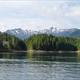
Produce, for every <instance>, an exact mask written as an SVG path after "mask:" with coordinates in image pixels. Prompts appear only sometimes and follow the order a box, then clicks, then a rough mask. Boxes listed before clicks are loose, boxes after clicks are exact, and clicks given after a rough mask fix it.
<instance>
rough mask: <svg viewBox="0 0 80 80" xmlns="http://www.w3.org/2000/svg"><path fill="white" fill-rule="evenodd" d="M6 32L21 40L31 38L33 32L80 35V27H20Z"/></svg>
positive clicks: (70, 35) (69, 35)
mask: <svg viewBox="0 0 80 80" xmlns="http://www.w3.org/2000/svg"><path fill="white" fill-rule="evenodd" d="M5 33H7V34H10V35H14V36H16V37H18V38H19V39H21V40H24V39H27V38H29V37H30V36H31V35H33V34H52V35H55V36H64V37H66V36H67V37H80V29H76V28H72V29H59V28H54V27H51V28H49V29H44V30H40V31H31V30H22V29H20V28H17V29H12V30H7V31H6V32H5Z"/></svg>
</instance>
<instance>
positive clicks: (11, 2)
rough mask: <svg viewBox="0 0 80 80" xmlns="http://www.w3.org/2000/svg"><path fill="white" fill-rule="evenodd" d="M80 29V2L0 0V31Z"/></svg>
mask: <svg viewBox="0 0 80 80" xmlns="http://www.w3.org/2000/svg"><path fill="white" fill-rule="evenodd" d="M51 26H53V27H58V28H80V0H0V30H2V31H5V30H7V29H13V28H22V29H28V30H29V29H31V30H41V29H45V28H49V27H51Z"/></svg>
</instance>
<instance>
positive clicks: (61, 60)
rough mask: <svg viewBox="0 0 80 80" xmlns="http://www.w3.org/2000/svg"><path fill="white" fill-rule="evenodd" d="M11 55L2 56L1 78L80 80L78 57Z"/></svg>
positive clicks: (1, 79) (4, 79)
mask: <svg viewBox="0 0 80 80" xmlns="http://www.w3.org/2000/svg"><path fill="white" fill-rule="evenodd" d="M11 55H12V56H13V54H11V53H10V54H5V55H4V56H3V57H2V56H1V59H0V80H80V63H79V62H78V59H77V57H61V56H60V57H59V56H56V58H55V59H53V58H54V57H53V56H45V57H44V56H40V55H39V56H36V57H37V58H36V57H35V56H34V57H32V58H31V56H30V57H29V58H28V57H27V56H26V55H21V54H20V55H19V54H18V55H17V56H15V55H14V56H13V57H12V56H11ZM5 56H6V57H5ZM21 57H22V58H21ZM46 57H47V58H48V60H47V59H43V58H46ZM40 59H41V60H40Z"/></svg>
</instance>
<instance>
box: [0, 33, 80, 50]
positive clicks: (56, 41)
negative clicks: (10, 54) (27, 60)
mask: <svg viewBox="0 0 80 80" xmlns="http://www.w3.org/2000/svg"><path fill="white" fill-rule="evenodd" d="M11 50H16V51H21V50H22V51H27V50H42V51H78V50H80V38H70V37H56V36H53V35H48V34H37V35H33V36H31V37H29V38H28V39H25V40H24V41H23V40H20V39H18V38H16V37H15V36H11V35H8V34H6V33H0V51H11Z"/></svg>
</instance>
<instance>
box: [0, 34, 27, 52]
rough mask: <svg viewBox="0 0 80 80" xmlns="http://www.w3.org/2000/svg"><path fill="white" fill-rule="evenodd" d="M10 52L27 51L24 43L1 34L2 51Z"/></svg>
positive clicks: (0, 47)
mask: <svg viewBox="0 0 80 80" xmlns="http://www.w3.org/2000/svg"><path fill="white" fill-rule="evenodd" d="M9 50H26V45H25V43H24V41H21V40H20V39H18V38H16V37H14V36H11V35H8V34H6V33H0V51H9Z"/></svg>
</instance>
